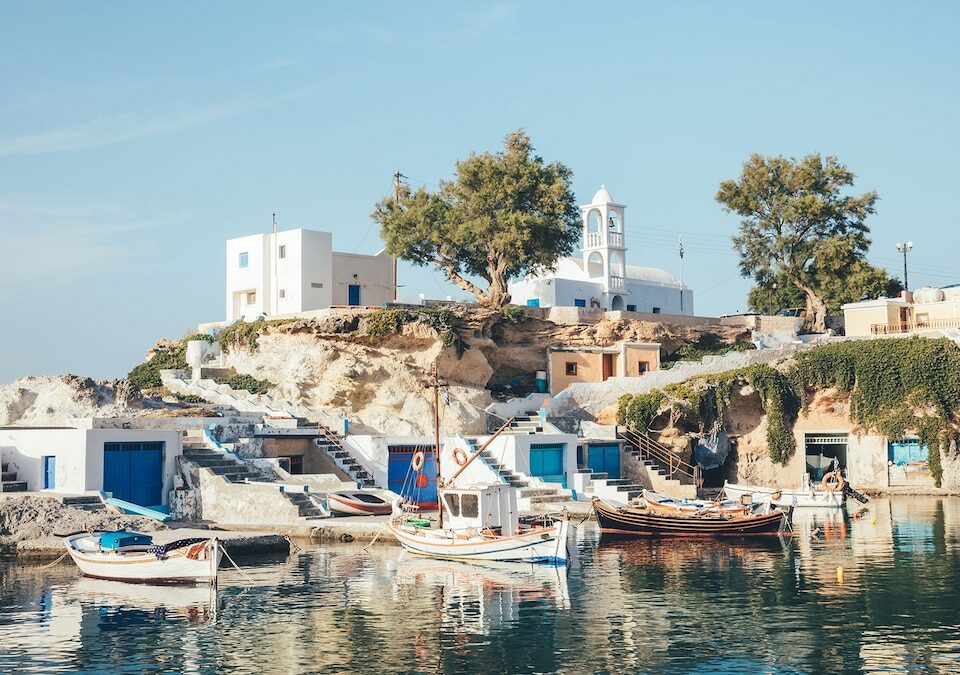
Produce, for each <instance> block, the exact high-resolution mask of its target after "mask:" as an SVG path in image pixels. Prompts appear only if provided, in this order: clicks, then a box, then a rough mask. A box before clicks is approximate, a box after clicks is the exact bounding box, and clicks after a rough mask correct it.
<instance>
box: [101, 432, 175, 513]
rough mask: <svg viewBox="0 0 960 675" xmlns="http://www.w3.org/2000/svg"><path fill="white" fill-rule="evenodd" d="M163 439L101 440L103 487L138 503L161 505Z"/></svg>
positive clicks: (117, 496) (117, 495) (116, 495)
mask: <svg viewBox="0 0 960 675" xmlns="http://www.w3.org/2000/svg"><path fill="white" fill-rule="evenodd" d="M163 451H164V443H163V442H150V443H104V444H103V489H104V490H105V491H106V492H111V493H113V496H114V497H115V498H117V499H122V500H124V501H127V502H131V503H133V504H139V505H140V506H160V505H161V504H163Z"/></svg>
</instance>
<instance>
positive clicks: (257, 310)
mask: <svg viewBox="0 0 960 675" xmlns="http://www.w3.org/2000/svg"><path fill="white" fill-rule="evenodd" d="M241 253H246V254H247V266H246V267H240V254H241ZM226 263H227V291H226V292H227V297H226V308H227V320H228V321H234V320H236V319H239V318H240V317H241V316H242V317H243V318H244V319H245V320H247V321H252V320H254V319H256V318H257V317H258V316H260V314H261V313H264V312H266V311H267V305H266V304H265V303H266V302H267V298H268V294H269V287H268V272H269V269H268V267H267V264H268V263H269V241H268V238H267V235H265V234H254V235H250V236H248V237H240V238H237V239H228V240H227V260H226ZM248 291H255V292H256V294H257V297H256V302H254V303H253V304H249V305H248V304H247V302H246V293H247V292H248Z"/></svg>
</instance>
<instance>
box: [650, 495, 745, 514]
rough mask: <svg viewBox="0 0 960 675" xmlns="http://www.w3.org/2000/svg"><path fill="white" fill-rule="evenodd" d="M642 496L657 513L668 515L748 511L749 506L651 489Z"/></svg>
mask: <svg viewBox="0 0 960 675" xmlns="http://www.w3.org/2000/svg"><path fill="white" fill-rule="evenodd" d="M640 498H641V499H642V500H643V503H645V505H646V507H647V508H648V509H649V510H651V511H655V512H657V513H663V514H666V515H682V514H688V515H689V514H698V513H748V512H749V511H750V507H749V506H745V505H743V504H741V503H740V502H739V501H736V500H733V499H727V500H723V501H712V500H708V499H682V498H679V497H668V496H667V495H662V494H659V493H657V492H653V491H651V490H644V491H643V492H642V493H641V495H640Z"/></svg>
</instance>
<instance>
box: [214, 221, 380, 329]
mask: <svg viewBox="0 0 960 675" xmlns="http://www.w3.org/2000/svg"><path fill="white" fill-rule="evenodd" d="M395 295H396V267H395V265H394V260H393V258H391V257H390V256H388V255H387V254H386V252H384V251H381V252H380V253H378V254H377V255H359V254H356V253H338V252H336V251H334V250H333V235H331V234H330V233H329V232H320V231H317V230H305V229H297V230H285V231H283V232H277V233H275V234H253V235H250V236H247V237H239V238H237V239H228V240H227V321H235V320H237V319H240V318H241V317H242V318H243V319H244V320H246V321H252V320H254V319H256V318H258V317H259V316H261V315H264V314H265V315H268V316H270V315H275V314H297V313H299V312H306V311H310V310H315V309H325V308H327V307H330V306H331V305H365V306H379V305H382V304H383V303H385V302H390V301H392V300H393V299H394V297H395Z"/></svg>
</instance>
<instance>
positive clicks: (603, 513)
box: [593, 498, 787, 537]
mask: <svg viewBox="0 0 960 675" xmlns="http://www.w3.org/2000/svg"><path fill="white" fill-rule="evenodd" d="M758 507H759V508H757V509H755V510H752V511H751V512H749V513H746V514H736V513H718V512H713V513H702V514H692V513H691V514H684V513H681V514H665V513H659V512H656V511H654V510H652V509H648V508H646V507H637V506H632V505H614V504H609V503H607V502H604V501H603V500H601V499H596V498H595V499H594V500H593V510H594V513H595V514H596V516H597V522H598V523H599V525H600V530H601V532H604V533H607V534H620V535H632V536H645V537H750V536H760V535H776V534H779V533H780V532H781V531H782V530H783V528H784V527H785V526H786V524H787V517H786V514H785V513H784V512H783V511H781V510H780V509H772V508H770V506H769V504H767V505H758Z"/></svg>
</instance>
